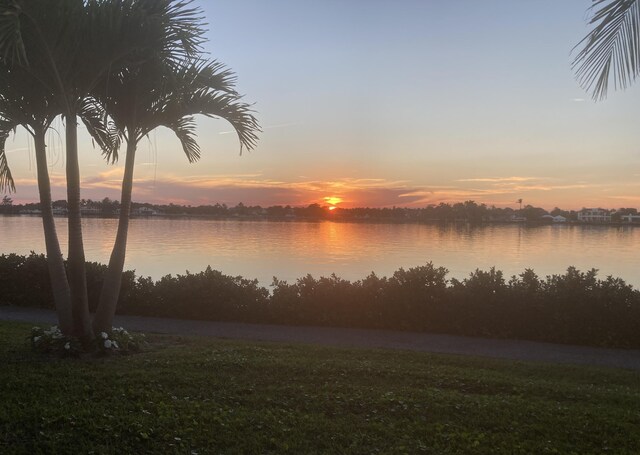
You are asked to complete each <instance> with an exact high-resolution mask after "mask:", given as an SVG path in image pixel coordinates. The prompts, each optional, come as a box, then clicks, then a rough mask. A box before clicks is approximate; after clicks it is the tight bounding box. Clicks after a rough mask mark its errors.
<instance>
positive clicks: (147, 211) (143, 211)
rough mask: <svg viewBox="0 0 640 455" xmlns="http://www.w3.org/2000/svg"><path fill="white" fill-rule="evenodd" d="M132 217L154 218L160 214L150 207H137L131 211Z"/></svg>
mask: <svg viewBox="0 0 640 455" xmlns="http://www.w3.org/2000/svg"><path fill="white" fill-rule="evenodd" d="M132 215H137V216H155V215H160V212H159V211H157V210H156V209H152V208H151V207H138V208H137V209H135V210H133V212H132Z"/></svg>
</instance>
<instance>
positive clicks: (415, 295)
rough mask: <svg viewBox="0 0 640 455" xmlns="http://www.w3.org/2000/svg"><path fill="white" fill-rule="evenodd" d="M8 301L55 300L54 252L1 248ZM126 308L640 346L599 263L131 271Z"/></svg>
mask: <svg viewBox="0 0 640 455" xmlns="http://www.w3.org/2000/svg"><path fill="white" fill-rule="evenodd" d="M87 270H88V275H87V279H88V289H89V302H90V308H91V309H92V310H93V309H94V308H95V307H96V304H97V300H98V296H99V293H100V289H101V286H102V280H103V276H104V274H105V271H106V266H105V265H101V264H97V263H87ZM0 289H2V293H1V294H0V305H20V306H35V307H42V308H52V306H53V300H52V295H51V287H50V285H49V275H48V272H47V267H46V262H45V258H44V256H42V255H37V254H33V253H32V254H31V255H30V256H19V255H16V254H9V255H2V256H0ZM118 311H119V312H120V313H121V314H134V315H146V316H159V317H172V318H186V319H202V320H217V321H241V322H256V323H276V324H290V325H323V326H338V327H361V328H375V329H396V330H412V331H429V332H439V333H449V334H457V335H469V336H483V337H494V338H519V339H529V340H540V341H549V342H560V343H572V344H584V345H597V346H610V347H614V346H615V347H625V348H635V349H637V348H640V331H639V330H638V327H640V291H638V290H637V289H634V288H633V287H632V286H631V285H629V284H627V283H625V282H624V281H623V280H621V279H619V278H614V277H606V278H604V279H600V278H598V277H597V273H596V270H590V271H588V272H581V271H579V270H576V269H575V268H573V267H570V268H569V269H567V271H566V273H565V274H563V275H551V276H547V277H546V278H541V277H539V276H537V275H536V274H535V273H534V272H533V270H529V269H527V270H525V271H524V272H523V273H521V274H520V275H517V276H512V277H511V278H506V277H505V276H504V275H503V274H502V272H500V271H498V270H495V269H493V268H492V269H490V270H488V271H482V270H476V271H475V272H473V273H471V274H470V275H469V276H468V277H467V278H465V279H463V280H457V279H455V278H451V279H447V270H446V269H444V268H442V267H436V266H434V265H432V264H431V263H428V264H426V265H424V266H420V267H413V268H410V269H406V270H405V269H399V270H397V271H396V272H395V273H394V274H393V275H392V276H390V277H379V276H377V275H375V274H373V273H372V274H371V275H369V276H367V277H365V278H363V279H362V280H358V281H353V282H351V281H347V280H343V279H341V278H339V277H337V276H335V275H331V276H329V277H322V278H314V277H312V276H311V275H307V276H305V277H302V278H300V279H298V280H296V281H295V282H293V283H287V282H285V281H280V280H277V279H274V282H273V284H272V286H271V292H269V290H268V289H267V288H265V287H263V286H260V285H259V284H258V281H257V280H249V279H245V278H242V277H232V276H228V275H224V274H222V273H221V272H218V271H215V270H212V269H211V268H207V269H206V270H205V271H203V272H200V273H189V272H187V273H186V274H184V275H177V276H172V275H167V276H165V277H163V278H161V279H159V280H157V281H154V280H153V279H151V278H149V277H136V275H135V274H134V272H132V271H126V272H125V273H124V275H123V281H122V292H121V294H120V301H119V303H118Z"/></svg>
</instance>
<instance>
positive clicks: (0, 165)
mask: <svg viewBox="0 0 640 455" xmlns="http://www.w3.org/2000/svg"><path fill="white" fill-rule="evenodd" d="M51 101H52V100H51V97H50V94H48V93H46V92H44V91H43V90H39V87H38V85H37V84H34V83H33V81H32V80H30V77H29V74H27V73H25V72H24V71H20V69H18V68H15V69H13V70H10V69H9V68H8V67H7V66H6V65H0V189H2V190H9V191H15V185H14V182H13V178H12V176H11V170H10V169H9V166H8V163H7V159H6V154H5V143H6V139H7V138H8V137H9V136H10V134H11V133H12V132H13V131H15V130H16V128H17V127H18V126H22V127H24V128H25V129H26V130H27V132H28V133H29V134H30V135H31V136H32V138H33V140H34V143H35V155H36V166H37V176H38V191H39V195H40V208H41V211H42V224H43V228H44V238H45V246H46V251H47V267H48V269H49V275H50V277H51V285H52V291H53V299H54V303H55V307H56V311H57V313H58V321H59V325H60V328H61V330H62V331H63V332H64V333H70V332H71V330H72V319H71V295H70V289H69V284H68V282H67V275H66V271H65V266H64V261H63V258H62V252H61V250H60V242H59V241H58V235H57V232H56V227H55V222H54V219H53V208H52V206H51V184H50V181H49V170H48V167H47V156H46V144H45V134H46V131H47V129H48V128H49V126H50V125H51V122H52V121H53V119H54V118H55V117H56V115H57V109H56V107H55V106H54V105H53V104H52V103H51Z"/></svg>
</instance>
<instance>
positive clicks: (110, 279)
mask: <svg viewBox="0 0 640 455" xmlns="http://www.w3.org/2000/svg"><path fill="white" fill-rule="evenodd" d="M135 157H136V143H135V142H134V141H133V140H131V142H128V143H127V158H126V161H125V166H124V177H123V178H122V194H121V197H120V218H119V220H118V233H117V234H116V241H115V243H114V245H113V250H112V252H111V258H110V259H109V268H108V269H107V273H106V275H105V277H104V282H103V284H102V291H101V292H100V302H99V303H98V308H97V310H96V314H95V317H94V319H93V329H94V331H95V333H98V332H106V331H108V330H111V327H112V325H113V316H114V315H115V312H116V306H117V304H118V297H119V295H120V284H121V283H122V271H123V269H124V259H125V255H126V251H127V234H128V232H129V212H130V210H131V192H132V190H133V167H134V163H135Z"/></svg>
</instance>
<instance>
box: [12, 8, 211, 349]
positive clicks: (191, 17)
mask: <svg viewBox="0 0 640 455" xmlns="http://www.w3.org/2000/svg"><path fill="white" fill-rule="evenodd" d="M189 4H190V1H176V0H127V1H117V0H55V1H54V0H1V1H0V56H1V57H2V58H3V61H4V62H6V63H7V64H8V65H10V66H11V67H15V68H20V69H21V70H23V71H25V72H26V73H27V74H29V76H30V78H31V80H32V81H33V82H34V83H35V84H36V85H38V86H39V87H40V88H41V89H42V90H43V91H44V92H45V93H48V94H51V96H52V99H53V100H55V101H54V103H53V104H54V105H56V106H57V107H58V108H59V114H61V115H62V116H63V118H64V119H65V122H66V125H65V130H66V162H67V168H66V174H67V202H68V218H69V223H68V226H69V254H68V280H69V289H70V295H71V305H72V318H73V334H75V335H76V336H79V337H82V338H91V337H92V335H93V334H92V327H91V322H90V317H89V310H88V297H87V286H86V273H85V257H84V246H83V239H82V228H81V218H80V172H79V166H78V144H77V122H78V117H80V118H81V119H83V120H84V121H85V123H86V122H87V120H86V119H85V118H84V116H88V117H89V118H90V119H91V121H95V120H100V117H101V113H100V106H99V104H97V103H95V101H93V100H92V99H91V98H90V94H91V91H92V90H93V89H94V88H95V87H96V85H97V84H98V83H99V82H100V81H101V80H102V79H103V78H104V76H105V74H108V73H111V72H112V71H117V70H118V68H120V67H125V66H126V65H128V64H129V65H130V64H135V63H136V61H139V60H140V59H141V58H144V55H145V52H146V51H150V50H152V51H153V52H156V53H157V54H159V55H162V56H163V57H164V58H165V59H167V61H172V60H173V61H179V60H181V59H182V58H184V57H185V56H191V55H192V54H193V53H194V52H195V51H196V50H197V49H198V45H199V44H200V43H201V40H202V29H201V27H200V23H201V18H200V16H199V12H198V10H196V9H193V8H190V7H189ZM136 59H137V60H136ZM105 129H106V128H104V127H103V130H105ZM107 148H109V149H110V148H112V147H107ZM5 161H6V157H5ZM5 167H6V166H5Z"/></svg>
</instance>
